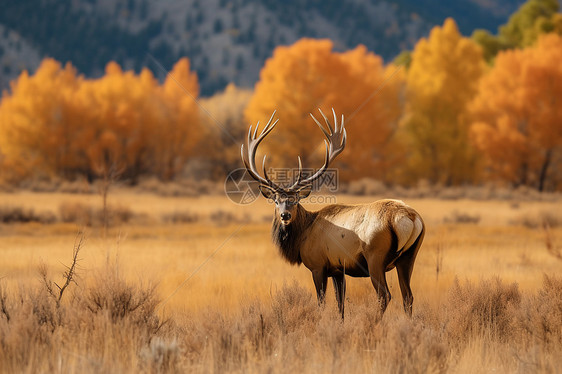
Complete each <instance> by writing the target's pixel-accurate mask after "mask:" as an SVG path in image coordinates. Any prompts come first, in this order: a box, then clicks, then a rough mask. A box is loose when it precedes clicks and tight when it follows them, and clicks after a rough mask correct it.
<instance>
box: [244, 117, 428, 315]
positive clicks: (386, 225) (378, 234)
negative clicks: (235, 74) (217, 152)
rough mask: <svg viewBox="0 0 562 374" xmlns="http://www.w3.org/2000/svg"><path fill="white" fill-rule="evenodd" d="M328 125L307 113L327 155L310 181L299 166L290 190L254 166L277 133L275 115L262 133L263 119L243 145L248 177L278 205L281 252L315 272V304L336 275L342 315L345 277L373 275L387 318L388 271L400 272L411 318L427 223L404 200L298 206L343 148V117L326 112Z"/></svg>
mask: <svg viewBox="0 0 562 374" xmlns="http://www.w3.org/2000/svg"><path fill="white" fill-rule="evenodd" d="M319 111H320V114H321V115H322V117H324V120H325V122H326V127H325V126H323V125H322V124H321V123H320V122H319V121H318V120H317V119H316V118H315V117H314V116H313V115H312V113H311V114H310V116H311V117H312V119H313V120H314V122H316V124H317V125H318V126H319V127H320V130H322V132H323V133H324V135H325V137H326V140H325V141H324V143H325V147H326V155H325V159H324V165H322V167H321V168H320V169H318V170H317V171H316V172H315V173H313V174H312V175H310V176H308V177H303V169H302V162H301V159H300V157H299V158H298V163H299V169H298V174H297V176H296V181H295V182H294V183H293V184H292V185H291V186H290V187H282V186H280V185H277V184H276V183H274V182H273V181H272V180H271V179H270V178H269V176H268V174H267V171H266V167H265V157H264V159H263V176H261V175H260V173H259V172H258V170H257V169H256V161H255V156H256V150H257V148H258V145H259V144H260V143H261V142H262V140H263V139H264V138H265V137H266V136H267V135H268V134H269V133H270V132H271V131H272V130H273V128H274V127H275V125H276V124H277V123H278V121H279V120H278V119H277V120H276V121H275V122H273V118H274V117H275V112H273V114H272V116H271V118H270V119H269V122H268V123H267V125H266V126H265V127H264V128H263V129H262V131H261V132H260V133H259V135H258V127H259V122H258V123H257V124H256V127H255V129H254V130H253V131H252V126H250V130H249V132H248V141H247V149H246V151H247V152H245V148H244V145H242V147H241V154H242V160H243V162H244V165H245V167H246V170H247V172H248V173H249V174H250V175H251V176H252V178H254V179H255V180H256V181H257V182H259V189H260V192H261V193H262V195H263V196H264V197H265V198H267V199H270V200H273V201H274V202H275V216H274V219H273V227H272V237H273V241H274V243H275V244H276V245H277V247H278V248H279V250H280V252H281V255H282V256H283V257H284V258H285V260H287V261H288V262H289V263H291V264H298V265H300V264H301V263H303V264H304V265H305V266H306V267H307V268H308V269H309V270H310V271H311V272H312V278H313V280H314V285H315V287H316V295H317V297H318V302H319V303H323V301H324V297H325V294H326V287H327V283H328V277H331V278H332V281H333V284H334V288H335V293H336V300H337V302H338V308H339V311H340V313H341V315H342V317H343V315H344V301H345V288H346V286H345V275H349V276H352V277H370V278H371V282H372V284H373V286H374V288H375V291H376V292H377V296H378V298H379V301H380V306H381V311H382V312H383V313H384V311H385V309H386V307H387V305H388V302H389V301H390V298H391V296H390V292H389V290H388V285H387V283H386V275H385V273H386V272H387V271H389V270H392V269H393V268H396V271H397V273H398V280H399V283H400V290H401V292H402V300H403V304H404V310H405V312H406V313H407V314H408V315H411V314H412V303H413V300H414V298H413V296H412V290H411V289H410V278H411V275H412V269H413V267H414V261H415V259H416V255H417V253H418V250H419V248H420V246H421V244H422V241H423V237H424V232H425V228H424V223H423V220H422V218H421V217H420V215H419V214H418V213H417V212H416V211H415V210H414V209H412V208H411V207H409V206H408V205H406V204H404V203H403V202H402V201H399V200H378V201H375V202H373V203H370V204H361V205H342V204H335V205H329V206H326V207H325V208H323V209H321V210H319V211H316V212H310V211H307V210H306V209H305V208H304V207H303V206H302V205H301V204H300V201H301V200H302V199H304V198H306V197H307V196H308V195H309V194H310V192H311V191H312V185H313V183H314V182H315V181H316V180H318V178H320V176H321V175H322V174H323V173H324V172H325V171H326V170H327V168H328V166H329V165H330V163H331V162H332V161H333V160H334V158H335V157H336V156H337V155H339V154H340V153H341V152H342V151H343V149H344V147H345V143H346V131H345V128H344V118H343V115H342V118H341V121H340V123H339V124H338V120H337V117H336V113H335V112H334V110H333V109H332V112H333V115H334V126H333V127H332V125H331V124H330V122H329V120H328V119H327V117H326V116H325V115H324V113H322V111H321V110H319Z"/></svg>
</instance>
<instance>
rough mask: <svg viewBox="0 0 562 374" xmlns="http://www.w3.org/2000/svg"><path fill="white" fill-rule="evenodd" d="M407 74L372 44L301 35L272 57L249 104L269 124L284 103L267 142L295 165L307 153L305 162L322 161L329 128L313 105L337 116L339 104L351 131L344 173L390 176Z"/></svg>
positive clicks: (286, 163)
mask: <svg viewBox="0 0 562 374" xmlns="http://www.w3.org/2000/svg"><path fill="white" fill-rule="evenodd" d="M393 73H397V74H395V76H393V77H391V75H392V74H393ZM400 77H401V75H400V71H397V68H395V67H391V68H388V69H387V68H385V67H384V65H383V61H382V59H381V58H380V57H379V56H377V55H375V54H373V53H371V52H368V51H367V49H366V48H365V47H364V46H358V47H357V48H355V49H354V50H350V51H347V52H342V53H338V52H334V51H333V43H332V42H331V41H330V40H314V39H301V40H299V41H298V42H296V43H295V44H293V45H291V46H288V47H285V46H282V47H277V48H276V49H275V51H274V53H273V57H271V58H270V59H268V60H267V61H266V63H265V66H264V67H263V69H262V70H261V72H260V80H259V82H258V83H257V84H256V86H255V91H254V94H253V96H252V98H251V100H250V102H249V104H248V107H247V108H246V110H245V117H246V121H247V123H248V124H256V123H257V122H258V121H260V123H261V124H262V126H263V125H264V124H265V122H267V120H268V119H269V117H270V116H271V114H272V113H273V111H274V110H277V117H278V118H279V119H280V124H279V126H278V127H277V128H276V130H275V136H271V137H269V139H268V140H266V142H268V143H264V149H265V151H266V152H267V153H268V154H269V155H270V156H271V158H272V163H271V164H270V165H275V166H277V167H289V168H293V167H296V166H297V155H300V156H301V157H302V159H303V163H304V167H305V168H311V167H318V166H319V165H321V162H322V160H323V153H324V148H323V142H322V139H323V136H322V133H321V132H320V130H319V129H318V128H317V127H316V125H315V124H314V122H313V121H312V119H311V118H310V116H309V113H310V112H313V113H314V115H315V116H317V117H318V118H320V119H321V120H322V121H323V119H322V118H321V117H320V115H319V113H318V111H317V109H318V108H321V109H322V110H323V111H324V113H326V114H327V115H329V116H330V117H331V116H332V113H331V108H334V110H335V111H336V113H337V114H338V116H341V115H342V114H343V115H344V117H345V118H346V128H347V133H348V139H349V141H348V145H347V148H346V152H344V154H342V156H341V161H339V165H343V167H342V168H341V169H340V170H342V176H343V177H344V178H348V179H349V178H352V177H353V178H358V177H361V176H365V175H368V176H371V177H376V178H385V177H386V173H385V172H386V171H387V169H388V167H389V157H388V155H389V152H390V151H391V150H392V149H393V148H392V147H390V141H391V139H392V137H393V134H394V131H395V129H396V124H397V120H398V118H399V114H400V109H401V101H400V97H399V96H400V95H399V94H400V88H401V82H402V80H401V79H400ZM385 79H388V81H386V84H385ZM379 90H380V92H379Z"/></svg>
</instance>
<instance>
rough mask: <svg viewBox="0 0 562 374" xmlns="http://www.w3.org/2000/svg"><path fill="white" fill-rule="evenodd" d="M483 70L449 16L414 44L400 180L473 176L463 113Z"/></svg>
mask: <svg viewBox="0 0 562 374" xmlns="http://www.w3.org/2000/svg"><path fill="white" fill-rule="evenodd" d="M484 70H485V63H484V60H483V58H482V51H481V48H480V47H479V46H478V45H477V44H476V43H475V42H473V41H472V40H470V39H468V38H465V37H463V36H462V35H461V34H460V33H459V30H458V28H457V25H456V23H455V21H454V20H453V19H451V18H449V19H447V20H445V23H444V25H443V27H438V26H436V27H434V28H433V29H432V30H431V33H430V35H429V38H427V39H421V40H420V41H419V42H418V43H417V44H416V46H415V48H414V51H413V53H412V62H411V65H410V68H409V69H408V74H407V78H406V82H407V94H406V95H407V96H406V97H407V105H406V110H405V114H404V117H403V121H402V128H401V138H402V139H403V141H404V144H405V145H406V147H407V149H408V154H409V157H408V168H407V169H406V170H405V171H404V175H402V180H403V181H404V182H406V183H414V182H415V181H417V180H420V179H427V180H428V181H430V182H432V183H440V184H445V185H451V184H459V183H463V182H467V181H472V180H473V179H474V177H475V172H476V162H475V161H476V160H475V155H474V152H473V149H472V147H471V146H470V144H469V141H468V127H469V122H468V120H467V116H466V113H467V105H468V103H469V102H470V100H471V99H472V98H473V97H474V95H475V94H476V90H477V84H478V80H479V79H480V77H481V76H482V74H483V73H484Z"/></svg>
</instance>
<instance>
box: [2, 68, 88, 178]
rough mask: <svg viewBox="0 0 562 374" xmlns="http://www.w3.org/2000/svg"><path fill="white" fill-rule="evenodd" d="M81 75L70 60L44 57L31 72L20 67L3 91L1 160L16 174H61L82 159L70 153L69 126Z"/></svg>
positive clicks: (75, 119) (73, 123)
mask: <svg viewBox="0 0 562 374" xmlns="http://www.w3.org/2000/svg"><path fill="white" fill-rule="evenodd" d="M82 82H83V78H82V77H79V76H77V73H76V69H75V68H74V67H73V66H72V65H71V64H70V63H68V64H66V66H65V67H62V66H61V64H60V63H59V62H57V61H55V60H53V59H50V58H48V59H45V60H44V61H43V62H42V63H41V65H40V66H39V68H38V69H37V71H36V73H35V74H34V75H33V76H30V75H29V74H28V73H27V72H26V71H24V72H23V73H22V74H21V75H20V77H19V79H18V80H16V81H14V82H12V83H11V92H12V93H11V95H10V94H8V93H7V92H4V94H3V96H2V101H1V104H0V148H1V149H2V152H3V154H4V157H5V159H6V160H5V163H6V164H8V165H10V169H11V171H12V172H15V173H16V174H17V175H18V176H19V177H23V176H25V175H26V174H28V173H30V172H31V171H33V172H34V173H35V174H36V176H39V175H40V174H41V173H42V174H43V175H45V176H49V175H52V174H54V173H61V174H63V175H67V174H69V173H71V172H72V171H73V170H81V169H83V168H84V167H85V166H86V164H87V160H86V159H85V158H84V157H82V156H83V155H78V156H77V155H76V151H77V145H76V143H75V139H74V134H75V130H76V129H77V128H78V127H79V126H80V125H79V122H80V115H81V113H80V111H79V110H77V108H76V107H75V105H74V99H75V96H76V92H77V91H78V89H79V86H80V84H81V83H82Z"/></svg>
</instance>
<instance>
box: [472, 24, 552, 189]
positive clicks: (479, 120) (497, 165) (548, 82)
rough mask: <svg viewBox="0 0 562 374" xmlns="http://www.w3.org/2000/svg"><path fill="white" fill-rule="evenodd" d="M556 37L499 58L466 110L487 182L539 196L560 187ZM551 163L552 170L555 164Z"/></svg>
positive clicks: (503, 53)
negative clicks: (536, 191) (483, 160)
mask: <svg viewBox="0 0 562 374" xmlns="http://www.w3.org/2000/svg"><path fill="white" fill-rule="evenodd" d="M560 61H562V37H560V36H559V35H556V34H546V35H543V36H541V37H539V40H538V42H537V44H536V45H535V46H533V47H529V48H527V49H524V50H512V51H506V52H500V53H499V54H498V56H497V58H496V62H495V65H494V67H493V69H492V70H491V71H490V72H489V74H487V75H486V77H485V78H483V79H482V81H481V82H480V88H479V93H478V96H477V97H476V98H475V99H474V101H473V103H472V104H471V109H472V111H473V113H474V123H473V124H472V127H471V137H472V139H473V141H474V143H475V144H476V146H477V147H478V149H480V150H481V151H482V152H483V154H484V155H485V158H486V161H487V166H488V170H489V176H490V177H495V178H496V179H502V180H505V181H508V182H510V183H512V184H514V185H521V184H523V185H530V186H535V187H537V188H538V189H539V190H543V189H545V188H547V187H550V188H551V189H555V188H558V189H559V188H560V187H562V176H560V175H559V174H560V173H559V172H556V173H555V172H553V171H554V170H560V169H559V167H560V158H561V156H562V64H561V63H560ZM556 162H557V164H556Z"/></svg>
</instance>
